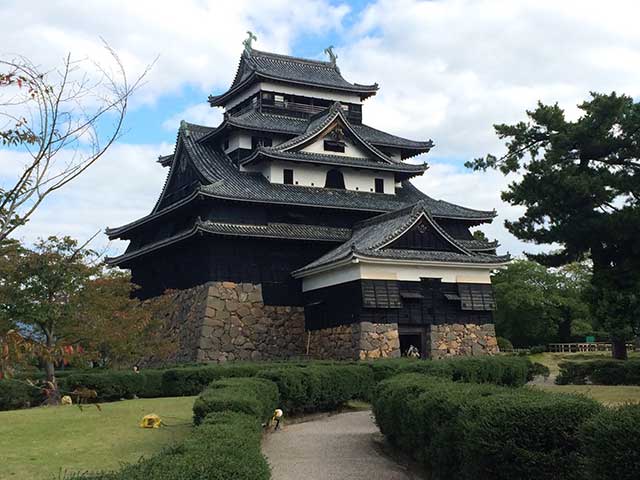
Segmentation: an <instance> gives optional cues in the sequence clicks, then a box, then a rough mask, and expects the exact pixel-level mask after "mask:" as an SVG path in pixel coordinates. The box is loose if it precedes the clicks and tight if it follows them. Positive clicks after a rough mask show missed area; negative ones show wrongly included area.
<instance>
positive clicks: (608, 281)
mask: <svg viewBox="0 0 640 480" xmlns="http://www.w3.org/2000/svg"><path fill="white" fill-rule="evenodd" d="M578 107H579V108H580V109H581V110H582V116H581V117H580V118H578V119H577V120H575V121H568V120H567V119H566V118H565V114H564V111H563V110H562V109H561V108H560V107H559V106H558V105H557V104H555V105H543V104H542V103H538V106H537V108H536V109H535V110H533V111H529V112H527V115H528V117H529V121H528V122H519V123H517V124H515V125H505V124H503V125H496V126H495V129H496V132H497V133H498V136H499V137H500V138H501V139H505V140H506V146H507V154H506V155H505V156H504V157H502V158H499V159H498V158H496V157H495V156H492V155H488V156H487V157H486V158H481V159H477V160H475V161H474V162H469V164H468V165H467V166H469V167H472V168H475V169H482V170H485V169H487V168H497V169H499V170H500V171H502V172H503V173H504V174H505V175H506V174H509V173H518V174H519V175H520V177H519V179H518V180H516V181H513V182H511V183H510V184H509V187H508V190H507V191H505V192H503V193H502V198H503V199H504V200H505V201H507V202H509V203H510V204H512V205H517V206H521V207H524V209H525V211H524V214H523V215H522V216H521V217H520V218H519V219H518V220H516V221H513V222H511V221H507V222H506V227H507V229H508V230H509V231H510V232H511V233H513V234H514V235H515V236H516V237H518V238H520V239H522V240H525V241H532V242H535V243H538V244H547V245H549V244H555V245H561V246H562V248H561V249H560V250H559V251H555V252H552V253H547V254H539V255H533V256H531V257H532V258H535V259H537V260H538V261H540V262H542V263H544V264H546V265H549V266H558V265H562V264H567V263H569V262H575V261H581V260H584V259H585V258H587V257H589V258H590V259H591V261H592V262H593V278H592V281H591V284H592V287H593V295H592V296H591V299H590V304H591V307H592V311H593V312H594V313H595V315H596V318H597V320H598V322H599V324H600V325H601V326H602V327H603V328H604V329H605V330H607V331H608V332H610V333H611V336H612V340H613V342H614V356H617V357H618V358H625V357H626V353H625V350H624V340H625V339H628V338H629V337H630V336H631V335H632V334H634V333H635V334H637V333H639V332H640V296H639V295H638V292H639V291H640V242H639V241H638V240H639V237H638V236H639V233H638V232H640V182H638V172H639V171H640V160H638V159H639V158H640V103H638V102H634V99H633V98H631V97H628V96H625V95H621V96H619V95H617V94H616V93H615V92H613V93H611V94H609V95H602V94H598V93H592V94H591V99H590V100H589V101H586V102H584V103H582V104H581V105H579V106H578ZM502 334H504V333H502Z"/></svg>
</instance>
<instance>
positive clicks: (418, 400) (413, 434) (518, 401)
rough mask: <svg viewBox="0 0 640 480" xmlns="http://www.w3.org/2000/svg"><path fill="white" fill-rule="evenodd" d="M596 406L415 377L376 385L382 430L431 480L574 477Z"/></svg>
mask: <svg viewBox="0 0 640 480" xmlns="http://www.w3.org/2000/svg"><path fill="white" fill-rule="evenodd" d="M601 409H602V407H601V406H600V405H599V404H598V403H597V402H595V401H593V400H589V399H587V398H583V397H576V396H570V395H562V394H548V393H545V392H540V391H535V390H529V389H524V388H517V389H510V388H505V387H498V386H495V385H478V384H470V383H456V382H451V381H447V380H445V379H440V378H433V377H429V376H424V375H418V374H407V375H399V376H396V377H393V378H390V379H388V380H385V381H383V382H381V383H380V384H379V385H378V387H377V388H376V392H375V395H374V396H373V411H374V414H375V416H376V422H377V423H378V425H379V426H380V429H381V431H382V432H383V433H384V434H385V435H386V436H387V438H388V439H389V440H390V441H391V442H392V443H393V444H394V445H396V446H397V447H399V448H401V449H403V450H404V451H405V452H407V453H409V454H411V455H413V456H414V457H415V458H416V459H418V460H419V461H421V462H422V463H424V464H425V465H426V466H427V467H428V470H429V472H430V474H431V477H430V478H434V479H449V478H463V479H477V478H497V479H501V478H504V479H512V478H518V479H532V480H533V479H536V480H538V479H556V478H567V479H570V478H581V477H580V474H581V472H582V459H581V455H580V450H579V446H580V443H579V436H580V435H579V432H580V428H581V426H582V424H583V423H584V422H585V421H586V420H587V419H588V418H590V417H591V416H593V415H594V414H596V413H598V412H600V411H601Z"/></svg>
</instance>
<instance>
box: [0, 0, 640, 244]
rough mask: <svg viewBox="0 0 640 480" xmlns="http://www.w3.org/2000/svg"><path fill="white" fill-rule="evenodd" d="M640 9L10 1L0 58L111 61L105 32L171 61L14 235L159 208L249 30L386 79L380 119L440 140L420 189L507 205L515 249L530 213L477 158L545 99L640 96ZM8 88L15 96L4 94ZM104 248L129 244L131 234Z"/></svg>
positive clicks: (134, 55) (370, 111)
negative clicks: (518, 226) (165, 165)
mask: <svg viewBox="0 0 640 480" xmlns="http://www.w3.org/2000/svg"><path fill="white" fill-rule="evenodd" d="M639 14H640V7H639V6H638V4H637V2H635V1H630V0H613V1H610V2H600V1H596V0H564V1H562V2H557V1H552V0H538V1H536V2H531V1H525V0H522V1H521V0H510V1H506V0H442V1H419V0H376V1H351V2H349V1H334V0H298V1H296V2H291V1H290V0H261V1H257V0H234V1H225V0H185V1H181V2H175V1H169V0H166V1H165V0H162V1H154V0H137V1H136V2H130V1H126V0H112V1H109V2H103V1H99V0H86V1H84V2H81V3H80V2H74V1H71V0H34V1H33V2H31V3H30V8H29V9H25V8H23V5H22V4H21V3H19V2H17V1H9V2H2V3H0V18H2V19H3V20H6V22H4V25H3V28H4V30H3V44H2V46H1V47H0V57H2V58H11V57H12V56H14V55H16V54H22V55H25V56H27V57H29V58H30V59H32V60H33V61H34V62H35V63H37V64H39V65H41V66H42V67H43V69H49V68H53V67H55V66H57V65H59V64H60V60H61V59H62V57H63V56H64V55H65V54H66V53H67V52H71V53H72V55H73V56H74V57H75V58H88V59H91V60H96V61H98V62H101V63H102V62H108V58H107V57H106V55H105V52H104V49H103V47H102V45H101V38H104V39H105V40H106V41H107V42H108V43H109V44H110V45H111V47H113V48H114V49H115V50H116V51H117V52H118V54H119V55H120V57H121V59H122V61H123V63H124V64H125V67H126V68H127V71H128V72H129V74H130V75H131V76H135V75H136V74H139V73H140V72H141V71H142V70H143V69H144V67H145V66H146V65H148V64H149V63H151V62H153V61H154V59H155V58H156V57H157V61H156V62H155V64H154V65H153V68H152V70H151V72H150V73H149V75H148V77H147V79H146V80H147V82H146V84H145V85H144V86H143V88H141V89H140V90H139V91H138V92H137V93H136V96H135V98H134V100H133V103H132V106H131V109H130V111H129V114H128V117H127V119H126V126H125V127H126V128H125V129H126V134H125V135H124V136H123V137H122V138H121V139H120V140H119V142H118V143H117V144H116V145H115V146H114V147H113V148H112V149H110V151H109V152H108V154H107V155H106V156H105V157H104V158H103V159H101V160H100V162H99V163H98V164H96V165H95V166H94V167H92V168H91V169H90V170H89V171H87V172H86V174H84V175H83V177H82V178H80V179H79V180H78V181H76V182H74V183H73V184H70V185H68V186H67V187H66V188H65V189H64V190H62V191H60V192H59V193H58V194H57V195H56V196H55V197H51V198H50V199H49V200H48V201H47V202H46V203H45V204H44V205H43V206H42V207H41V208H40V209H39V211H38V213H37V214H36V215H35V216H34V217H33V219H32V221H30V222H29V224H28V225H26V226H25V227H23V228H22V229H20V231H19V232H17V234H16V236H17V237H19V238H21V239H23V240H25V241H27V242H29V241H33V240H34V239H35V238H37V237H39V236H48V235H63V234H70V235H72V236H74V237H76V238H78V239H80V240H84V239H86V238H89V237H90V236H91V235H92V234H93V233H95V232H96V231H98V230H103V229H104V228H105V227H106V226H118V225H121V224H124V223H128V222H130V221H132V220H135V219H136V218H138V217H140V216H143V215H145V214H147V213H149V211H150V209H151V208H152V206H153V204H154V203H155V200H156V199H157V196H158V194H159V192H160V189H161V187H162V184H163V182H164V179H165V176H166V170H164V169H162V168H161V167H160V166H158V165H157V164H156V163H155V160H156V159H157V156H158V155H160V154H167V153H171V151H172V150H173V145H174V142H175V136H176V129H177V127H178V124H179V121H180V119H185V120H187V121H190V122H193V123H203V124H207V125H215V124H216V123H217V122H219V120H220V117H221V112H220V111H218V109H211V108H209V107H208V105H207V102H206V100H207V96H208V95H209V94H212V93H218V92H222V91H224V90H225V89H226V87H227V86H228V85H229V82H230V81H231V80H232V78H233V75H234V73H235V69H236V66H237V63H238V59H239V55H240V53H241V51H242V40H243V39H244V38H245V37H246V31H247V30H252V31H254V32H255V33H256V34H257V36H258V41H257V42H256V43H255V47H256V48H258V49H262V50H268V51H275V52H278V53H287V54H293V55H298V56H305V57H311V58H323V53H322V52H323V50H324V48H325V47H327V46H328V45H334V46H335V49H336V52H337V54H338V65H339V66H340V68H341V71H342V73H343V75H344V76H345V77H346V78H347V80H349V81H352V82H358V83H373V82H378V83H379V84H380V87H381V89H380V92H379V94H378V95H376V96H375V97H374V98H372V99H369V100H367V101H366V102H365V105H364V120H365V122H366V123H368V124H369V125H372V126H374V127H376V128H380V129H382V130H386V131H389V132H391V133H395V134H398V135H402V136H405V137H408V138H413V139H416V140H424V139H432V140H433V141H434V142H435V145H436V146H435V148H434V149H433V150H432V152H430V153H429V154H428V155H426V156H425V157H424V158H418V160H419V161H422V160H426V161H428V162H429V164H430V165H431V168H430V169H429V170H428V171H427V172H426V174H425V175H424V176H423V177H421V178H418V179H416V180H415V181H414V184H415V185H416V186H417V187H418V188H420V189H422V190H423V191H424V192H425V193H427V194H428V195H431V196H432V197H435V198H441V199H445V200H448V201H451V202H454V203H458V204H462V205H465V206H469V207H473V208H478V209H486V210H490V209H493V208H496V209H497V210H498V212H499V214H500V216H499V218H498V219H497V221H495V222H494V223H493V224H491V225H487V226H485V227H483V229H484V230H485V231H486V233H487V234H488V236H490V237H492V238H497V239H498V240H499V241H500V243H501V244H502V245H503V247H502V249H501V251H502V252H505V251H507V250H508V251H510V252H511V253H512V254H519V253H521V252H523V251H534V250H536V249H537V248H538V247H536V246H533V245H527V244H523V243H522V242H520V241H518V240H517V239H515V238H514V237H513V236H511V235H510V234H509V233H508V232H507V231H506V230H505V229H504V227H503V222H504V220H505V219H513V218H517V216H518V215H519V213H520V210H519V209H518V208H516V207H512V206H510V205H507V204H505V203H503V202H502V201H501V199H500V191H501V190H504V189H505V188H506V186H507V184H508V182H509V181H511V180H512V179H509V178H507V179H505V178H503V177H502V176H501V175H500V174H498V173H496V172H487V173H477V172H470V171H468V170H466V169H465V168H464V167H463V164H464V162H465V161H466V160H469V159H471V158H474V157H477V156H481V155H484V154H486V153H489V152H491V153H497V154H499V153H500V152H501V151H502V149H503V146H502V145H501V143H500V141H499V140H498V139H497V138H496V136H495V134H494V132H493V128H492V125H493V124H495V123H502V122H507V123H509V122H516V121H519V120H523V119H524V118H525V116H524V112H525V110H526V109H530V108H533V107H534V106H535V104H536V102H537V101H538V100H542V101H544V102H547V103H551V102H556V101H557V102H559V103H560V105H561V106H562V107H563V108H565V110H566V111H567V114H568V115H569V116H575V115H577V114H578V110H577V108H576V107H575V105H576V104H578V103H580V102H581V101H583V100H584V99H586V98H587V97H588V94H589V91H592V90H595V91H601V92H610V91H612V90H616V91H618V92H623V93H627V94H629V95H632V96H634V97H636V98H637V97H638V95H640V91H639V90H640V30H639V29H638V28H637V25H636V19H637V18H638V17H639ZM0 93H1V92H0ZM22 159H23V157H20V155H18V154H17V153H16V152H14V151H10V150H7V149H1V148H0V180H1V181H2V184H3V185H5V184H9V183H10V181H11V178H13V177H15V175H16V172H18V171H19V169H20V165H21V162H22ZM95 244H96V245H95V247H96V248H98V249H102V248H106V249H107V250H108V252H109V253H110V254H117V253H120V252H121V251H122V250H123V248H125V247H126V244H124V243H122V242H112V243H109V242H108V240H107V239H106V237H105V236H104V235H100V236H99V237H98V238H97V239H96V241H95Z"/></svg>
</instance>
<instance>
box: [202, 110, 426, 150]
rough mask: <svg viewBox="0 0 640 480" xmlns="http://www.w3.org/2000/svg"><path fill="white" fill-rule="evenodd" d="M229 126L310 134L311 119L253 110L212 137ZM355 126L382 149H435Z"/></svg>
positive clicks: (231, 118)
mask: <svg viewBox="0 0 640 480" xmlns="http://www.w3.org/2000/svg"><path fill="white" fill-rule="evenodd" d="M227 126H232V127H237V128H244V129H248V130H256V131H260V132H273V133H283V134H286V135H296V136H297V135H301V134H303V133H304V132H306V131H307V128H308V126H309V119H306V118H294V117H288V116H286V115H276V114H273V113H263V112H259V111H257V110H250V111H248V112H245V113H242V114H240V115H235V116H228V117H226V118H225V120H224V121H223V122H222V124H221V125H220V126H219V127H218V129H216V130H215V131H214V132H213V133H212V134H211V135H212V136H215V135H217V134H219V133H221V132H223V131H224V130H225V128H226V127H227ZM351 127H352V128H353V129H354V130H355V131H356V132H357V133H358V135H359V136H360V137H362V139H364V140H366V141H367V142H369V143H371V144H372V145H375V146H378V147H395V148H400V149H403V150H411V151H412V152H410V153H409V152H407V155H409V154H413V155H415V154H417V153H425V152H428V151H429V150H430V149H431V148H432V147H433V142H432V141H431V140H427V141H416V140H409V139H407V138H403V137H399V136H397V135H392V134H390V133H386V132H383V131H382V130H378V129H376V128H373V127H370V126H369V125H365V124H354V123H352V124H351Z"/></svg>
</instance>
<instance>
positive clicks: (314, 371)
mask: <svg viewBox="0 0 640 480" xmlns="http://www.w3.org/2000/svg"><path fill="white" fill-rule="evenodd" d="M258 377H260V378H263V379H268V380H270V381H272V382H274V383H275V384H276V385H277V386H278V391H279V392H280V405H281V407H282V409H283V410H284V411H285V413H287V414H291V413H300V412H311V411H326V410H333V409H335V408H336V407H338V406H340V405H342V404H343V403H345V402H347V401H349V400H352V399H356V398H360V399H362V398H367V396H368V394H369V391H370V390H371V389H372V387H373V385H374V377H373V372H372V370H371V369H370V368H369V366H368V365H366V364H342V365H340V364H333V365H332V364H325V365H322V364H313V363H310V364H308V365H294V366H288V367H284V366H283V367H279V368H273V369H269V370H265V371H263V372H261V373H259V374H258Z"/></svg>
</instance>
